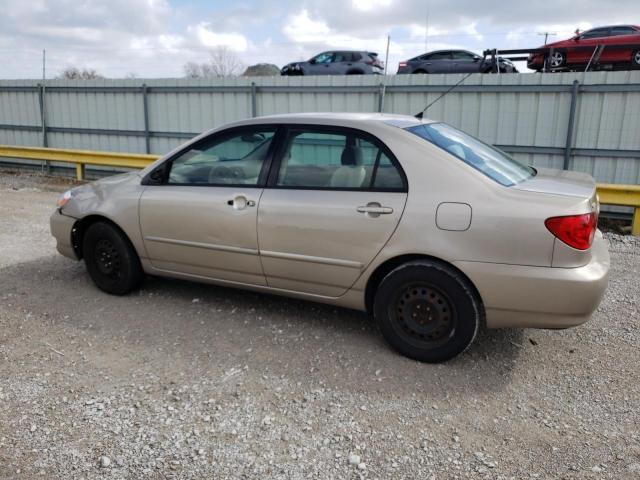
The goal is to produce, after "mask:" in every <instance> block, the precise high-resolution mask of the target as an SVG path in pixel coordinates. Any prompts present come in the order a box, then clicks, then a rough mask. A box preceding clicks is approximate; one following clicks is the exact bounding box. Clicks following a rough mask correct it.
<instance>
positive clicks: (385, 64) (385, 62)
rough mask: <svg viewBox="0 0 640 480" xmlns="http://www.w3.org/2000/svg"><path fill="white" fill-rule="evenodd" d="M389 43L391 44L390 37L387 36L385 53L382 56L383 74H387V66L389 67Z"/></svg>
mask: <svg viewBox="0 0 640 480" xmlns="http://www.w3.org/2000/svg"><path fill="white" fill-rule="evenodd" d="M389 43H391V35H387V53H386V54H385V56H384V74H385V75H386V74H387V65H389Z"/></svg>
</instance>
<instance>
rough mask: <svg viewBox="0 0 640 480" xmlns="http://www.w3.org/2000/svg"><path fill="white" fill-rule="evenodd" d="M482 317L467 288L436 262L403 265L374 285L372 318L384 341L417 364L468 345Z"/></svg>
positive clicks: (457, 275) (440, 359)
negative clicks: (376, 322) (377, 323)
mask: <svg viewBox="0 0 640 480" xmlns="http://www.w3.org/2000/svg"><path fill="white" fill-rule="evenodd" d="M482 315H483V308H482V304H481V302H480V300H479V298H478V296H477V294H476V293H475V290H474V289H473V287H472V286H471V285H470V284H469V282H468V281H467V280H466V278H464V277H463V276H462V275H461V274H460V273H459V272H457V271H456V270H454V269H453V268H451V267H448V266H446V265H444V264H440V263H438V262H433V261H428V260H422V261H416V262H410V263H406V264H404V265H401V266H399V267H398V268H396V269H395V270H393V271H392V272H391V273H389V274H388V275H387V276H386V277H385V278H384V279H383V280H382V282H381V283H380V286H379V287H378V290H377V291H376V295H375V299H374V316H375V318H376V320H377V321H378V322H379V325H380V329H381V330H382V334H383V336H384V337H385V339H386V340H387V342H388V343H389V344H390V345H391V346H392V347H393V348H394V349H396V350H397V351H398V352H400V353H401V354H402V355H405V356H407V357H409V358H412V359H414V360H419V361H421V362H430V363H436V362H443V361H445V360H449V359H450V358H453V357H455V356H456V355H458V354H460V353H462V352H463V351H464V350H465V349H466V348H467V347H468V346H469V345H470V344H471V342H472V341H473V339H474V338H475V336H476V333H477V331H478V328H479V325H480V323H481V319H482Z"/></svg>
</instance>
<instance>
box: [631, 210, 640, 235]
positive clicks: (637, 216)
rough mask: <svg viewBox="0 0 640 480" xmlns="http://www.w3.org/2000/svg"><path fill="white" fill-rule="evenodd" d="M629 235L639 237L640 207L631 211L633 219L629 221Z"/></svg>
mask: <svg viewBox="0 0 640 480" xmlns="http://www.w3.org/2000/svg"><path fill="white" fill-rule="evenodd" d="M631 235H635V236H636V237H640V207H636V208H635V209H634V210H633V219H632V220H631Z"/></svg>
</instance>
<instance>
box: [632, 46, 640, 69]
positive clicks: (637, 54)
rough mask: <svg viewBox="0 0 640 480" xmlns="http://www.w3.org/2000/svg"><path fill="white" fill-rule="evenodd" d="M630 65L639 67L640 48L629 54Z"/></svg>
mask: <svg viewBox="0 0 640 480" xmlns="http://www.w3.org/2000/svg"><path fill="white" fill-rule="evenodd" d="M631 65H632V66H633V68H640V50H636V51H635V52H633V53H632V54H631Z"/></svg>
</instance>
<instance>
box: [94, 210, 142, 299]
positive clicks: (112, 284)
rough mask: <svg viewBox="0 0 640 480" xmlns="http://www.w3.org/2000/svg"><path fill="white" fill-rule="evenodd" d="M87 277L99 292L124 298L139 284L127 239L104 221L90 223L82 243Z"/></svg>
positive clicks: (134, 255) (137, 265) (137, 262)
mask: <svg viewBox="0 0 640 480" xmlns="http://www.w3.org/2000/svg"><path fill="white" fill-rule="evenodd" d="M82 255H83V257H84V261H85V264H86V266H87V271H88V272H89V276H90V277H91V279H92V280H93V282H94V283H95V284H96V286H97V287H98V288H100V289H101V290H103V291H105V292H107V293H111V294H113V295H124V294H125V293H128V292H130V291H131V290H133V289H134V288H136V287H137V286H139V285H140V283H141V282H142V279H143V275H144V274H143V271H142V267H141V265H140V259H139V258H138V255H137V253H136V251H135V249H134V248H133V245H131V242H130V241H129V239H128V238H127V237H126V236H125V235H124V233H123V232H122V231H121V230H120V229H119V228H117V227H116V226H114V225H112V224H110V223H107V222H96V223H93V224H91V225H90V226H89V227H88V228H87V230H86V232H85V234H84V239H83V244H82Z"/></svg>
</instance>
